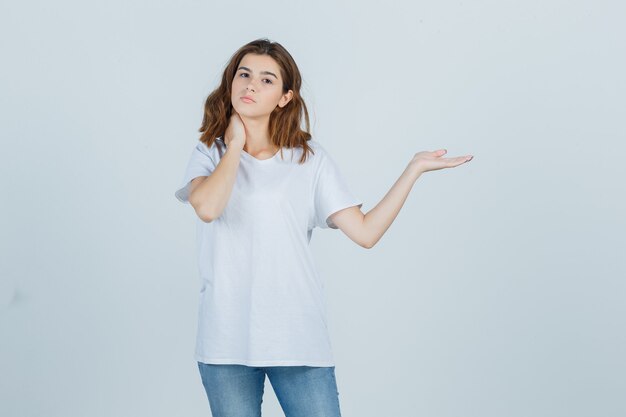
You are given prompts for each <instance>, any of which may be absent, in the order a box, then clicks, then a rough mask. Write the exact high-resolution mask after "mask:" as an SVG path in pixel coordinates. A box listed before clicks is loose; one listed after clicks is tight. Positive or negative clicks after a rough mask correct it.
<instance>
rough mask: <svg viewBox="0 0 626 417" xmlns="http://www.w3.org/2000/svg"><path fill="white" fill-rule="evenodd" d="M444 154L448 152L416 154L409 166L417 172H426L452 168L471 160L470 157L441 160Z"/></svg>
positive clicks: (440, 150)
mask: <svg viewBox="0 0 626 417" xmlns="http://www.w3.org/2000/svg"><path fill="white" fill-rule="evenodd" d="M446 152H448V151H447V150H445V149H439V150H436V151H432V152H429V151H423V152H418V153H416V154H415V156H414V157H413V159H412V160H411V164H412V165H414V166H415V167H416V168H417V169H418V170H419V171H421V172H427V171H435V170H438V169H442V168H453V167H456V166H458V165H461V164H463V163H465V162H468V161H471V160H472V158H473V156H472V155H465V156H457V157H454V158H443V155H445V154H446Z"/></svg>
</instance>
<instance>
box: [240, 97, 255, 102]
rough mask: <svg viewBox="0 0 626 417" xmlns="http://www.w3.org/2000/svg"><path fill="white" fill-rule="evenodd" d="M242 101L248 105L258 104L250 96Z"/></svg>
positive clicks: (242, 98)
mask: <svg viewBox="0 0 626 417" xmlns="http://www.w3.org/2000/svg"><path fill="white" fill-rule="evenodd" d="M241 100H243V101H244V102H246V103H256V102H255V101H254V99H253V98H252V97H250V96H243V97H241Z"/></svg>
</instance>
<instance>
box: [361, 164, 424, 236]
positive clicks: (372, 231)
mask: <svg viewBox="0 0 626 417" xmlns="http://www.w3.org/2000/svg"><path fill="white" fill-rule="evenodd" d="M421 174H422V173H421V171H419V170H417V169H416V168H415V167H414V166H411V165H410V164H409V166H407V168H406V169H405V170H404V172H403V173H402V175H400V178H398V179H397V180H396V182H395V183H394V184H393V186H392V187H391V189H390V190H389V191H388V192H387V194H385V196H384V197H383V199H382V200H381V201H380V202H379V203H378V204H377V205H376V206H375V207H374V208H372V209H371V210H370V211H368V212H367V213H366V214H365V216H364V217H363V230H364V235H365V236H366V241H367V242H368V247H372V246H374V245H375V244H376V242H378V240H379V239H380V238H381V237H382V235H383V234H385V232H386V231H387V229H388V228H389V226H391V223H393V221H394V220H395V218H396V216H397V215H398V213H399V212H400V209H401V208H402V206H403V205H404V202H405V201H406V198H407V196H408V195H409V192H410V191H411V188H413V184H415V181H417V179H418V178H419V176H420V175H421Z"/></svg>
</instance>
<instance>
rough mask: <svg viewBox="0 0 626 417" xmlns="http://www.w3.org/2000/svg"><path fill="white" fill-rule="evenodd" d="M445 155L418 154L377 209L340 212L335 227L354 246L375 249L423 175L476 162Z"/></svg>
mask: <svg viewBox="0 0 626 417" xmlns="http://www.w3.org/2000/svg"><path fill="white" fill-rule="evenodd" d="M445 153H446V151H445V150H442V149H440V150H438V151H434V152H419V153H417V154H415V156H414V157H413V160H411V162H410V163H409V165H408V166H407V167H406V169H405V170H404V172H403V173H402V175H400V178H398V180H396V182H395V183H394V184H393V186H392V187H391V189H390V190H389V191H388V192H387V194H385V196H384V197H383V199H382V200H381V201H380V202H379V203H378V204H377V205H376V206H375V207H374V208H373V209H371V210H370V211H368V212H367V214H363V212H361V210H360V209H359V208H358V207H356V206H354V207H349V208H346V209H343V210H340V211H338V212H336V213H334V214H333V215H332V216H331V219H332V221H333V223H335V224H336V225H337V227H338V228H339V229H341V231H342V232H344V233H345V234H346V235H347V236H348V237H349V238H350V239H352V240H353V241H354V242H356V243H358V244H359V245H361V246H363V247H364V248H367V249H369V248H371V247H373V246H374V245H375V244H376V242H378V241H379V240H380V238H381V237H382V236H383V234H384V233H385V232H386V231H387V229H388V228H389V226H391V223H393V221H394V220H395V218H396V217H397V216H398V213H399V212H400V209H401V208H402V206H403V205H404V202H405V201H406V198H407V196H408V195H409V192H410V191H411V189H412V188H413V184H415V181H417V179H418V178H419V177H420V175H422V174H423V173H424V172H427V171H434V170H438V169H442V168H452V167H455V166H458V165H461V164H463V163H465V162H467V161H469V160H471V159H472V158H473V156H469V155H468V156H460V157H456V158H442V157H441V156H442V155H444V154H445Z"/></svg>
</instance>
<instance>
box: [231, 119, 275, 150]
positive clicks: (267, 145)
mask: <svg viewBox="0 0 626 417" xmlns="http://www.w3.org/2000/svg"><path fill="white" fill-rule="evenodd" d="M240 117H241V120H242V121H243V124H244V127H245V130H246V144H245V145H244V150H245V151H246V152H248V153H257V152H260V151H264V150H268V149H269V150H273V149H274V148H275V146H274V144H273V143H271V142H270V137H269V123H270V118H269V116H267V117H264V118H262V119H257V118H249V117H246V116H241V115H240Z"/></svg>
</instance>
